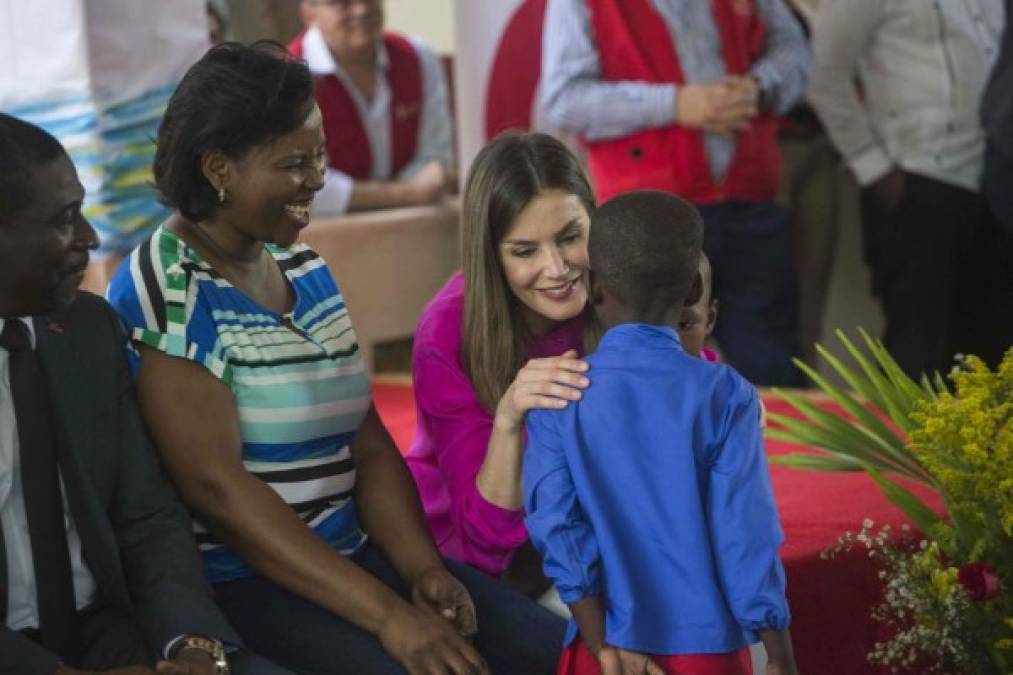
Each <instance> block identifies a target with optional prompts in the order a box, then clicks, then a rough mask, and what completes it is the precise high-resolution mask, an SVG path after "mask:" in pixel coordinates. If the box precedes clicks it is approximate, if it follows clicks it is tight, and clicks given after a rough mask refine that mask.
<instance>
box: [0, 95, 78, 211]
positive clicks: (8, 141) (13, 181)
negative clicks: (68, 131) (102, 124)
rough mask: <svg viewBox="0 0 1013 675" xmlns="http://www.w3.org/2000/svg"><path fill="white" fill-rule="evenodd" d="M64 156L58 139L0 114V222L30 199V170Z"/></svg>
mask: <svg viewBox="0 0 1013 675" xmlns="http://www.w3.org/2000/svg"><path fill="white" fill-rule="evenodd" d="M66 156H67V151H66V150H64V148H63V146H62V145H60V141H58V140H56V139H55V138H53V136H51V135H50V134H49V133H48V132H46V131H45V130H43V129H40V128H39V127H37V126H35V125H34V124H29V123H28V122H25V121H24V120H20V119H18V118H17V117H13V116H11V115H7V114H5V113H0V222H7V221H8V220H9V219H10V218H11V217H13V216H15V215H17V214H18V213H21V211H22V209H24V208H26V207H27V206H28V205H29V203H30V202H31V199H32V194H31V184H32V171H34V170H35V169H36V168H37V167H39V166H43V165H45V164H48V163H50V162H52V161H53V160H56V159H59V158H60V157H66Z"/></svg>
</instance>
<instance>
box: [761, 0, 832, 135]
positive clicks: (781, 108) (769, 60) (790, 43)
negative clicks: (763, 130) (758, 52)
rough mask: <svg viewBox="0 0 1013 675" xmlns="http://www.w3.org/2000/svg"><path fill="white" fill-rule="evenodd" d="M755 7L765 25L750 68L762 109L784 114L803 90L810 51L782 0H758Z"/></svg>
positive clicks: (800, 30) (797, 23) (806, 81)
mask: <svg viewBox="0 0 1013 675" xmlns="http://www.w3.org/2000/svg"><path fill="white" fill-rule="evenodd" d="M825 4H827V3H825ZM757 8H758V9H759V12H760V14H761V16H762V17H763V21H764V26H765V29H766V49H765V50H764V52H763V56H761V57H760V58H759V59H758V60H757V61H756V63H754V64H753V65H752V67H751V68H750V69H749V72H750V73H751V74H752V75H753V77H755V78H756V79H757V82H758V83H759V86H760V92H761V95H760V103H761V104H762V106H763V107H764V109H766V110H769V111H771V112H773V113H775V114H778V115H783V114H784V113H786V112H788V111H789V110H790V109H791V107H792V106H793V105H795V103H796V102H797V101H798V100H799V99H800V98H802V95H803V94H804V93H805V89H806V86H807V85H808V84H809V75H810V72H811V71H812V52H811V51H810V49H809V44H808V42H807V41H806V38H805V33H803V31H802V26H801V25H800V24H799V22H798V20H797V19H796V18H795V17H794V16H793V15H792V13H791V12H790V11H789V10H788V7H787V6H786V5H785V4H784V0H758V2H757Z"/></svg>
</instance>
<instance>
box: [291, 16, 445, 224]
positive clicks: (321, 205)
mask: <svg viewBox="0 0 1013 675" xmlns="http://www.w3.org/2000/svg"><path fill="white" fill-rule="evenodd" d="M409 39H410V40H411V43H412V46H413V47H414V48H415V53H416V54H418V57H419V63H420V66H421V70H422V114H421V118H420V120H419V135H418V139H417V140H416V143H415V156H414V157H413V158H412V160H411V161H410V162H408V164H406V165H405V167H404V168H403V169H401V171H399V172H398V174H397V175H396V176H394V175H392V171H391V158H392V148H391V130H390V103H391V98H392V93H391V89H390V83H389V82H388V81H387V76H386V68H387V64H388V62H389V57H388V55H387V49H386V47H385V46H384V44H383V43H382V42H381V43H380V44H379V45H378V46H377V61H378V63H379V65H380V70H379V77H377V79H376V89H375V91H374V92H373V98H372V100H367V99H366V97H365V96H364V95H363V94H362V92H361V91H360V90H359V88H358V87H357V86H355V83H354V82H352V79H351V78H350V77H349V76H348V74H347V73H346V72H345V71H344V70H343V69H342V68H341V66H339V65H338V64H337V62H336V61H335V60H334V56H333V55H332V54H331V50H330V49H329V48H328V47H327V43H326V42H325V41H324V36H323V34H322V33H321V32H320V29H319V28H317V27H316V26H313V27H311V28H310V29H309V30H307V31H306V34H305V35H304V36H303V43H302V46H303V58H304V59H305V60H306V64H307V65H308V66H309V69H310V72H312V73H313V74H314V75H334V76H336V77H337V78H338V79H339V80H340V81H341V84H342V85H344V87H345V89H346V90H347V91H348V94H349V95H350V96H351V97H352V100H353V101H354V102H355V107H356V109H357V110H358V111H359V117H360V119H362V125H363V127H364V128H365V130H366V136H367V138H368V140H369V149H370V153H371V154H372V156H373V168H372V173H371V175H370V178H371V179H373V180H391V179H395V178H396V179H398V180H404V179H407V178H411V177H412V176H414V175H415V174H416V173H417V172H418V171H419V170H420V169H422V167H424V166H425V165H426V164H428V163H430V162H432V161H438V162H442V163H444V164H445V165H447V166H450V165H451V163H452V161H453V158H454V148H453V141H452V138H451V126H452V125H451V116H450V105H449V103H448V101H447V83H446V81H445V79H444V76H443V66H442V64H441V63H440V60H439V58H438V57H437V56H436V53H435V52H433V50H432V49H430V48H429V47H428V46H427V45H425V44H424V43H422V42H421V41H419V40H416V39H415V38H409ZM354 184H355V179H354V178H352V177H351V176H349V175H348V174H346V173H342V172H341V171H337V170H335V169H331V168H328V169H327V184H326V185H325V186H324V188H323V189H322V190H321V191H320V192H319V193H318V194H317V196H316V198H315V199H314V201H313V205H314V206H313V212H314V214H315V215H316V214H319V215H328V214H337V213H344V212H345V211H347V210H348V203H349V201H350V200H351V198H352V189H353V186H354Z"/></svg>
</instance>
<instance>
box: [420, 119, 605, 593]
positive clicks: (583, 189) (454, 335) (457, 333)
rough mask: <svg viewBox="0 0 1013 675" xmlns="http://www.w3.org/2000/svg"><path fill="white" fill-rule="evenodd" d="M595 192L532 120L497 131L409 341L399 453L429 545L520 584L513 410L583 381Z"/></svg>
mask: <svg viewBox="0 0 1013 675" xmlns="http://www.w3.org/2000/svg"><path fill="white" fill-rule="evenodd" d="M593 209H594V194H593V192H592V190H591V187H590V185H589V184H588V181H587V178H586V177H585V176H584V173H583V171H582V169H581V167H580V165H579V163H578V162H577V159H576V158H575V157H574V156H573V155H572V154H571V153H570V152H569V150H567V149H566V147H565V146H564V145H563V144H562V143H560V142H559V141H557V140H556V139H554V138H552V137H551V136H546V135H544V134H513V135H507V136H502V137H500V138H499V139H497V140H496V141H494V142H493V143H491V144H490V145H488V146H486V147H485V148H484V149H483V150H482V151H481V152H480V153H479V155H478V157H476V159H475V162H474V164H473V165H472V168H471V171H470V173H469V175H468V180H467V185H466V186H465V192H464V198H463V207H462V219H463V220H462V222H463V228H464V232H463V252H462V257H463V271H462V272H461V273H459V274H457V275H455V276H454V277H453V278H451V280H450V281H449V282H448V283H447V285H446V286H444V287H443V289H442V290H441V291H440V292H439V293H438V294H437V295H436V297H435V298H433V300H432V301H431V302H430V303H429V306H428V307H427V308H426V310H425V312H424V313H423V315H422V318H421V319H420V320H419V326H418V330H417V331H416V333H415V346H414V352H413V355H412V372H413V376H414V385H415V399H416V401H417V402H418V403H417V405H418V428H417V430H416V434H415V441H414V443H413V445H412V448H411V450H410V451H409V453H408V456H407V459H408V465H409V467H410V468H411V470H412V473H413V474H414V476H415V481H416V482H417V483H418V487H419V493H420V494H421V496H422V501H423V503H424V506H425V511H426V517H427V518H428V521H429V527H430V529H431V530H432V533H433V536H434V538H435V539H436V542H437V544H438V545H439V548H440V551H441V553H443V555H446V556H447V557H449V558H452V559H454V560H457V561H460V562H463V563H467V564H470V565H473V566H475V567H477V568H479V569H481V570H483V571H485V572H487V573H489V574H493V575H497V576H499V575H503V576H504V578H505V580H506V581H507V582H508V583H510V584H511V585H513V586H515V587H516V588H518V589H519V590H521V591H523V592H525V593H527V594H528V595H532V596H535V595H540V594H541V593H542V592H544V591H545V590H546V589H547V587H548V582H546V581H545V580H544V577H543V576H542V573H541V564H540V561H539V560H538V557H537V554H535V553H534V549H532V548H531V546H530V544H528V534H527V531H526V530H525V529H524V523H523V511H522V492H521V461H522V457H523V452H524V442H523V430H524V415H525V413H526V412H527V411H528V410H530V409H532V408H562V407H564V406H566V405H567V402H568V401H572V400H577V399H579V398H580V396H581V390H582V389H583V388H585V387H586V386H587V385H588V383H589V380H588V377H587V372H586V371H587V364H586V363H585V362H584V361H581V360H580V359H579V358H578V357H579V356H580V355H581V354H583V353H585V351H586V349H585V345H586V344H587V341H588V340H589V339H591V338H592V333H593V328H594V325H593V319H592V318H591V314H590V313H589V311H590V310H589V309H588V302H587V295H588V291H587V234H588V221H589V216H590V212H591V211H592V210H593Z"/></svg>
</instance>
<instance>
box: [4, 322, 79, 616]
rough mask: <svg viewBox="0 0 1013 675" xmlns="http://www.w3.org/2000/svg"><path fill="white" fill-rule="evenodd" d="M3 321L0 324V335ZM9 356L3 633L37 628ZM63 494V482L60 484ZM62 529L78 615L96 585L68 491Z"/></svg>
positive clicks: (6, 368) (32, 336)
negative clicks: (5, 626) (66, 544)
mask: <svg viewBox="0 0 1013 675" xmlns="http://www.w3.org/2000/svg"><path fill="white" fill-rule="evenodd" d="M7 320H8V321H22V322H23V323H24V324H25V325H26V326H28V334H29V337H30V339H31V341H32V347H33V348H34V347H35V331H34V330H33V327H32V321H31V319H28V318H22V319H7ZM4 322H5V319H3V318H0V332H2V331H3V328H4ZM9 360H10V359H9V357H8V354H7V350H6V349H4V348H2V347H0V526H2V527H3V531H2V535H3V538H4V547H5V548H6V550H7V579H0V583H6V584H7V590H8V593H7V621H6V623H7V627H8V628H10V629H12V630H21V629H24V628H38V627H39V607H38V599H37V596H36V589H35V568H34V567H33V564H32V543H31V538H30V537H29V535H28V515H27V513H26V512H25V500H24V496H23V494H22V491H21V461H20V448H19V442H18V427H17V420H16V419H15V417H14V398H13V396H12V395H11V381H10V364H9ZM60 487H61V490H63V481H62V480H61V482H60ZM63 509H64V525H65V527H66V528H67V543H68V544H69V546H70V565H71V570H72V572H73V575H74V597H75V601H76V605H77V609H78V610H81V609H83V608H84V607H87V606H88V605H90V604H91V603H92V602H93V601H94V599H95V579H94V577H92V574H91V572H90V571H89V570H88V566H87V565H85V562H84V559H83V558H82V557H81V538H80V537H79V536H78V534H77V527H76V526H75V525H74V519H73V518H72V517H71V515H70V506H69V504H68V502H67V495H66V490H63Z"/></svg>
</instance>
